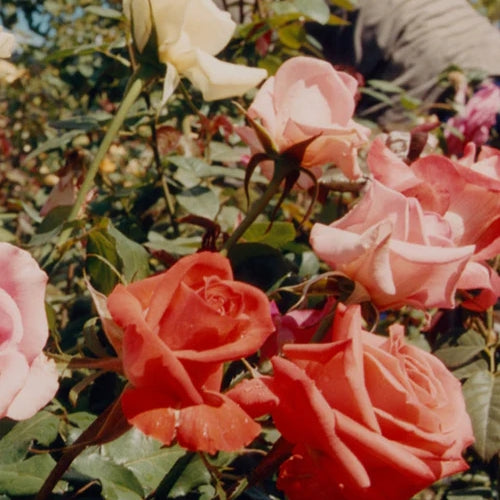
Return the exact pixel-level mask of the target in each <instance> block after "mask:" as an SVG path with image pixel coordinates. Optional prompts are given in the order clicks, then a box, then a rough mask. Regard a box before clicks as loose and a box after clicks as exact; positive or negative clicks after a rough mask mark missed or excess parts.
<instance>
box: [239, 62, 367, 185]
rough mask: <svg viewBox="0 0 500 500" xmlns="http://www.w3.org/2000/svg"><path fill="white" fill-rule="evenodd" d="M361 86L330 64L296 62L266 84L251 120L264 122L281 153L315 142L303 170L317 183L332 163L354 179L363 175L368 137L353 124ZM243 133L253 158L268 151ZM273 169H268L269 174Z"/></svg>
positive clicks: (246, 130)
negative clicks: (360, 151) (360, 155)
mask: <svg viewBox="0 0 500 500" xmlns="http://www.w3.org/2000/svg"><path fill="white" fill-rule="evenodd" d="M357 86H358V84H357V81H356V79H355V78H353V77H352V76H350V75H348V74H347V73H344V72H343V71H337V70H335V68H334V67H333V66H332V65H331V64H329V63H327V62H325V61H320V60H318V59H315V58H312V57H294V58H292V59H289V60H288V61H286V62H285V63H283V64H282V65H281V67H280V68H279V69H278V71H277V72H276V74H275V76H272V77H271V78H269V79H267V80H266V81H265V82H264V84H263V85H262V87H261V89H260V90H259V91H258V93H257V96H256V97H255V99H254V101H253V103H252V105H251V106H250V108H249V110H248V115H249V116H250V117H251V118H253V119H257V120H260V123H261V124H262V126H263V127H264V128H265V129H266V130H267V132H268V134H269V135H270V137H271V138H272V140H273V141H274V143H275V145H276V147H277V149H278V150H279V152H280V153H282V152H283V151H285V150H287V149H288V148H290V147H292V146H294V145H296V144H298V143H301V142H303V141H306V140H308V139H311V138H314V137H316V138H315V139H314V140H313V141H312V142H311V143H310V144H309V145H308V146H307V148H306V150H305V154H304V156H303V158H302V162H301V165H302V166H303V167H306V168H310V169H312V172H313V173H314V174H315V175H316V176H317V177H319V176H320V175H321V168H320V167H321V166H323V165H325V164H327V163H333V164H334V165H335V166H336V167H338V168H340V169H341V170H342V171H343V172H344V174H345V175H346V176H347V177H349V178H350V179H354V178H356V177H359V176H360V175H361V170H360V169H359V166H358V162H357V148H358V147H359V146H360V145H361V144H363V143H364V142H365V141H366V140H367V137H368V134H369V130H368V129H367V128H366V127H363V126H361V125H359V124H357V123H356V122H354V120H353V119H352V116H353V113H354V108H355V95H356V90H357ZM238 133H239V134H240V136H241V137H242V139H243V140H244V141H245V142H246V143H247V144H249V145H250V147H251V149H252V152H253V153H256V152H262V151H263V146H262V145H261V144H260V142H259V140H258V138H257V135H256V133H255V131H254V130H253V129H251V128H249V127H242V128H240V129H239V130H238ZM268 168H269V166H267V167H266V166H264V172H266V171H267V170H268ZM266 175H268V174H266ZM303 180H304V181H305V178H304V179H303ZM309 182H310V181H309Z"/></svg>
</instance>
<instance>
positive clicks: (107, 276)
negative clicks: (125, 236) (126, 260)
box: [86, 229, 120, 295]
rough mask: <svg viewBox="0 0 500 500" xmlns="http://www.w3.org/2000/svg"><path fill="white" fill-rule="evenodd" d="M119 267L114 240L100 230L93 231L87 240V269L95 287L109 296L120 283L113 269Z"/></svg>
mask: <svg viewBox="0 0 500 500" xmlns="http://www.w3.org/2000/svg"><path fill="white" fill-rule="evenodd" d="M119 266H120V259H119V257H118V253H117V251H116V243H115V240H114V238H113V237H111V236H110V235H109V234H108V233H107V232H106V231H103V230H100V229H95V230H93V231H91V232H90V233H89V236H88V239H87V260H86V268H87V273H88V274H89V276H90V278H91V281H92V284H93V286H94V287H95V288H97V290H99V291H100V292H102V293H104V294H105V295H107V294H109V293H110V292H111V290H113V288H114V287H115V285H116V284H117V282H118V276H117V275H116V272H115V271H114V270H113V268H114V269H118V268H119Z"/></svg>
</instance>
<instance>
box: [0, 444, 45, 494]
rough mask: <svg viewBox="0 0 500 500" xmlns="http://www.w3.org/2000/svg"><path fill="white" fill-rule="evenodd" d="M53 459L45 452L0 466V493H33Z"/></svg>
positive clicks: (40, 483) (36, 490) (39, 485)
mask: <svg viewBox="0 0 500 500" xmlns="http://www.w3.org/2000/svg"><path fill="white" fill-rule="evenodd" d="M54 465H55V461H54V459H53V458H52V457H51V456H50V455H49V454H48V453H47V454H42V455H35V456H33V457H31V458H28V459H27V460H23V461H22V462H17V463H10V464H2V465H1V466H0V493H7V494H9V495H14V496H20V495H35V494H36V493H38V491H39V490H40V487H41V486H42V484H43V483H44V481H45V479H46V478H47V476H48V475H49V474H50V471H51V470H52V469H53V468H54Z"/></svg>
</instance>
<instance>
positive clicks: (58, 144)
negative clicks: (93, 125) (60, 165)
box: [25, 130, 82, 161]
mask: <svg viewBox="0 0 500 500" xmlns="http://www.w3.org/2000/svg"><path fill="white" fill-rule="evenodd" d="M81 133H82V131H81V130H70V131H69V132H66V133H65V134H62V135H58V136H57V137H53V138H52V139H49V140H47V141H45V142H43V143H42V144H40V146H38V147H37V148H36V149H34V150H33V151H32V152H31V153H30V154H29V155H28V156H26V158H25V161H29V160H32V159H33V158H36V157H37V156H38V155H39V154H41V153H45V152H47V151H51V150H52V149H58V148H64V147H65V146H67V145H68V143H70V142H71V141H72V140H73V139H74V138H75V137H76V136H77V135H80V134H81Z"/></svg>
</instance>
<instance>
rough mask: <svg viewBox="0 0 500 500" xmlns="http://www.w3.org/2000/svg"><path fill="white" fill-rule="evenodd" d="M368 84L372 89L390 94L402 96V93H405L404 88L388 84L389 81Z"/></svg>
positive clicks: (370, 81)
mask: <svg viewBox="0 0 500 500" xmlns="http://www.w3.org/2000/svg"><path fill="white" fill-rule="evenodd" d="M366 83H367V85H369V86H370V87H372V88H374V89H377V90H380V91H381V92H386V93H388V94H400V93H401V92H404V89H403V87H400V86H399V85H395V84H394V83H392V82H388V81H387V80H368V81H367V82H366Z"/></svg>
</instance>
